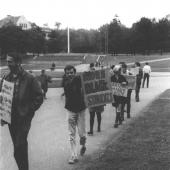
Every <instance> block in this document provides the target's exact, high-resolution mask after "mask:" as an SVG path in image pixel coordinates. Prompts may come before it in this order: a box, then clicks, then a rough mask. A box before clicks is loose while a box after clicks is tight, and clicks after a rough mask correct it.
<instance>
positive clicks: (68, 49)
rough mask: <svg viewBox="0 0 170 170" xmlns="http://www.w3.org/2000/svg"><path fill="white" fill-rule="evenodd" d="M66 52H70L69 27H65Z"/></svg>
mask: <svg viewBox="0 0 170 170" xmlns="http://www.w3.org/2000/svg"><path fill="white" fill-rule="evenodd" d="M67 53H68V54H69V53H70V29H69V27H67Z"/></svg>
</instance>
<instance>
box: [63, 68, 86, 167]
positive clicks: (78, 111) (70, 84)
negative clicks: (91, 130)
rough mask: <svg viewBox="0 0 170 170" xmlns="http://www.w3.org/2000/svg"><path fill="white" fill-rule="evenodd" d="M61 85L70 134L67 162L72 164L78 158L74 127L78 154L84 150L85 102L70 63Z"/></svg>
mask: <svg viewBox="0 0 170 170" xmlns="http://www.w3.org/2000/svg"><path fill="white" fill-rule="evenodd" d="M64 72H65V76H63V87H64V94H65V108H66V109H67V112H68V130H69V135H70V145H71V157H70V159H69V162H68V163H69V164H74V163H75V162H76V161H77V160H78V154H77V148H76V128H77V129H78V134H79V137H80V145H81V146H82V147H81V149H80V155H84V153H85V151H86V145H85V144H86V129H85V109H86V106H85V102H84V96H83V93H82V85H81V79H80V76H78V75H76V69H75V67H74V66H72V65H67V66H66V67H65V69H64Z"/></svg>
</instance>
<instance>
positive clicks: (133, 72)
mask: <svg viewBox="0 0 170 170" xmlns="http://www.w3.org/2000/svg"><path fill="white" fill-rule="evenodd" d="M129 71H130V73H132V74H133V75H134V76H136V75H137V74H139V67H131V68H130V70H129Z"/></svg>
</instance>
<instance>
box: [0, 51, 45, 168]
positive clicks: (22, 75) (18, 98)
mask: <svg viewBox="0 0 170 170" xmlns="http://www.w3.org/2000/svg"><path fill="white" fill-rule="evenodd" d="M7 65H8V68H9V71H10V72H9V74H7V75H5V77H4V78H3V79H2V81H1V86H0V91H1V88H2V84H3V82H4V80H6V81H8V82H10V83H13V84H14V93H13V99H12V108H11V124H8V127H9V131H10V134H11V137H12V142H13V146H14V158H15V160H16V163H17V165H18V169H19V170H28V169H29V163H28V142H27V136H28V133H29V130H30V127H31V120H32V118H33V117H34V114H35V111H36V110H37V109H38V108H39V107H40V106H41V104H42V102H43V94H42V90H41V87H40V85H39V84H38V81H37V79H36V78H35V77H34V76H32V75H31V74H29V73H28V72H26V71H25V70H24V69H23V68H22V66H21V55H19V54H17V53H10V54H8V56H7ZM6 123H7V122H5V121H3V120H1V125H3V124H6Z"/></svg>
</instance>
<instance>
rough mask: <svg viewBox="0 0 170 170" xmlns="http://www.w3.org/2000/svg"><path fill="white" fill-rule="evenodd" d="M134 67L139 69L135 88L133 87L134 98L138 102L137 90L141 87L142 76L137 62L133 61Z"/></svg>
mask: <svg viewBox="0 0 170 170" xmlns="http://www.w3.org/2000/svg"><path fill="white" fill-rule="evenodd" d="M135 67H137V68H138V69H139V73H138V74H137V75H136V89H135V100H136V102H139V92H140V87H141V81H142V77H143V71H142V68H141V65H140V63H139V62H136V63H135Z"/></svg>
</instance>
